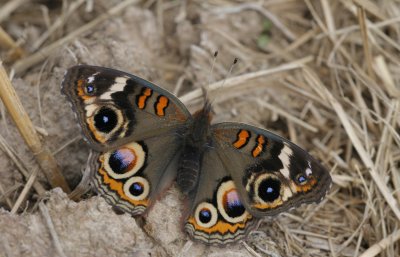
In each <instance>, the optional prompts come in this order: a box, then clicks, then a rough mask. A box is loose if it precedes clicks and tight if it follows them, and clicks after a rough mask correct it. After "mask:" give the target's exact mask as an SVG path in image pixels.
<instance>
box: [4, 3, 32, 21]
mask: <svg viewBox="0 0 400 257" xmlns="http://www.w3.org/2000/svg"><path fill="white" fill-rule="evenodd" d="M25 2H28V0H12V1H11V0H10V1H8V2H7V3H6V4H4V5H3V6H2V7H1V9H0V22H2V21H4V20H6V19H7V18H8V17H9V16H10V14H11V13H12V12H14V11H15V10H16V9H18V7H20V6H21V5H23V4H24V3H25Z"/></svg>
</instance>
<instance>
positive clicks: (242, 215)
mask: <svg viewBox="0 0 400 257" xmlns="http://www.w3.org/2000/svg"><path fill="white" fill-rule="evenodd" d="M217 205H218V211H219V213H220V214H221V215H222V217H223V218H224V219H225V220H226V221H228V222H230V223H239V222H244V221H245V220H246V217H247V216H248V212H247V211H246V209H245V207H244V206H243V204H242V203H241V201H240V199H239V194H238V192H237V190H236V187H235V184H234V183H233V181H232V180H229V181H225V182H222V183H221V185H220V186H219V188H218V191H217Z"/></svg>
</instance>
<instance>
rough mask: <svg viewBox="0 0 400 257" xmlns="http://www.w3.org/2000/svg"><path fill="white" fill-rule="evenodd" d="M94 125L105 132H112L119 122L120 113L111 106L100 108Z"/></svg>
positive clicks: (95, 116)
mask: <svg viewBox="0 0 400 257" xmlns="http://www.w3.org/2000/svg"><path fill="white" fill-rule="evenodd" d="M93 120H94V126H95V127H96V128H97V129H98V130H99V131H100V132H103V133H110V132H111V131H112V130H113V129H114V128H115V127H116V126H117V124H118V115H117V113H116V112H115V110H113V109H111V108H109V107H102V108H100V109H99V110H98V111H97V112H96V114H95V115H94V118H93Z"/></svg>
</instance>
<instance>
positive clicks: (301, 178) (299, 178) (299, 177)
mask: <svg viewBox="0 0 400 257" xmlns="http://www.w3.org/2000/svg"><path fill="white" fill-rule="evenodd" d="M296 180H297V184H300V185H304V184H306V183H307V181H308V179H307V177H306V176H304V175H303V174H298V175H297V177H296Z"/></svg>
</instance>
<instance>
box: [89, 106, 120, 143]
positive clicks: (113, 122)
mask: <svg viewBox="0 0 400 257" xmlns="http://www.w3.org/2000/svg"><path fill="white" fill-rule="evenodd" d="M85 110H86V117H87V118H86V120H87V123H88V125H89V130H90V131H91V133H92V135H93V137H94V139H95V140H96V141H98V142H100V143H105V142H107V141H108V140H109V139H110V138H111V137H112V136H113V135H114V134H115V133H116V132H117V131H119V130H120V129H122V131H121V133H122V132H125V131H126V128H124V124H125V123H126V122H125V119H124V115H123V113H122V112H121V110H119V109H117V108H116V107H114V106H112V105H105V106H101V107H99V106H98V105H96V104H90V105H87V106H86V107H85Z"/></svg>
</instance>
